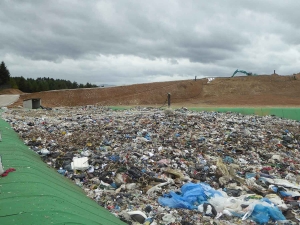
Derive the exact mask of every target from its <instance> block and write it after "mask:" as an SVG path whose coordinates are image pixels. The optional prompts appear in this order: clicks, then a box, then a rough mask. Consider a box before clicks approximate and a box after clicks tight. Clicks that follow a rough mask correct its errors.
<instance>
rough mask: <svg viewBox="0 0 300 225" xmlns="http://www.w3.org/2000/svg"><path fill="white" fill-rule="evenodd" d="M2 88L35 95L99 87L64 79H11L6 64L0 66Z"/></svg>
mask: <svg viewBox="0 0 300 225" xmlns="http://www.w3.org/2000/svg"><path fill="white" fill-rule="evenodd" d="M0 87H4V88H15V89H19V90H21V91H23V92H27V93H33V92H39V91H50V90H61V89H76V88H93V87H98V86H97V85H95V84H91V83H86V84H78V83H77V82H75V81H74V82H71V81H69V80H63V79H53V78H49V77H39V78H37V79H32V78H27V79H25V78H24V77H23V76H21V77H11V76H10V72H9V70H8V69H7V68H6V66H5V63H4V62H2V63H1V64H0Z"/></svg>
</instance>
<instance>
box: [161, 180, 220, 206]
mask: <svg viewBox="0 0 300 225" xmlns="http://www.w3.org/2000/svg"><path fill="white" fill-rule="evenodd" d="M215 195H219V196H222V194H221V193H220V192H219V191H216V190H215V189H213V188H212V187H210V186H209V185H208V184H205V183H198V184H194V183H187V184H185V185H183V186H182V187H181V194H176V193H175V192H172V191H171V192H170V194H169V195H165V196H164V197H160V198H158V202H159V204H160V205H162V206H168V207H170V208H183V209H197V206H198V205H200V204H202V203H204V202H207V200H208V199H209V198H210V197H213V196H215Z"/></svg>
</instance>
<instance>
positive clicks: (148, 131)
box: [0, 106, 300, 225]
mask: <svg viewBox="0 0 300 225" xmlns="http://www.w3.org/2000/svg"><path fill="white" fill-rule="evenodd" d="M2 117H3V118H4V119H5V120H6V121H7V122H9V123H10V124H11V126H12V128H13V129H14V130H15V131H16V132H17V133H18V134H19V135H20V137H21V138H22V139H23V140H24V143H25V144H26V145H28V146H29V147H30V148H31V149H32V151H34V152H36V153H38V154H39V155H40V156H41V159H42V160H43V161H44V162H45V163H47V164H48V165H49V166H52V167H53V168H55V169H56V170H57V172H58V173H60V174H62V175H63V176H65V177H66V178H69V179H71V180H72V181H73V182H74V184H76V185H78V186H79V187H81V188H82V189H83V190H84V191H85V192H86V195H87V196H88V197H89V198H91V199H93V200H94V201H96V202H97V203H98V204H99V205H101V206H103V207H105V208H106V209H108V210H109V211H110V212H111V213H113V214H114V215H116V216H118V217H119V218H120V219H121V220H123V221H124V222H126V223H128V224H147V225H148V224H149V225H150V224H152V225H155V224H169V225H175V224H184V225H191V224H232V225H234V224H253V223H257V224H298V223H299V221H300V213H299V212H300V209H299V201H300V190H299V188H300V185H299V181H300V175H299V173H300V157H299V151H300V134H299V131H300V122H299V121H293V120H287V119H282V118H276V117H273V116H265V117H260V116H255V115H241V114H236V113H230V112H228V113H217V112H193V111H189V110H187V109H186V108H181V109H176V110H173V109H167V110H163V109H155V108H143V107H137V108H133V109H130V110H122V111H113V110H111V109H109V108H105V107H100V106H89V107H72V108H53V109H52V110H35V111H33V110H30V111H25V110H24V111H22V110H12V109H7V110H5V111H4V112H3V113H2ZM3 141H4V140H3ZM0 161H1V160H0ZM0 172H1V167H0ZM3 172H4V171H3Z"/></svg>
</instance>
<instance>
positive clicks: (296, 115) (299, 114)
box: [189, 107, 300, 121]
mask: <svg viewBox="0 0 300 225" xmlns="http://www.w3.org/2000/svg"><path fill="white" fill-rule="evenodd" d="M189 109H190V110H194V111H215V112H236V113H241V114H244V115H251V114H255V115H258V116H266V115H274V116H277V117H280V118H286V119H291V120H298V121H300V108H271V107H270V108H263V107H257V108H242V107H241V108H234V107H232V108H231V107H197V108H196V107H195V108H189Z"/></svg>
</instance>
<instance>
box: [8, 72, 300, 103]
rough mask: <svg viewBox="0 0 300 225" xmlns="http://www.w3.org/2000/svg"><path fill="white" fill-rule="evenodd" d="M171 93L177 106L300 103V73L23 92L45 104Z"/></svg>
mask: <svg viewBox="0 0 300 225" xmlns="http://www.w3.org/2000/svg"><path fill="white" fill-rule="evenodd" d="M168 93H170V94H171V104H172V105H175V106H194V107H200V106H300V74H297V75H292V76H279V75H260V76H247V77H244V76H243V77H234V78H215V79H214V80H213V81H211V82H208V79H206V78H205V79H201V80H197V81H194V80H183V81H170V82H157V83H147V84H135V85H128V86H118V87H110V88H89V89H77V90H59V91H46V92H38V93H32V94H26V93H23V94H21V96H20V99H19V101H17V102H16V103H14V104H13V105H11V106H10V107H17V106H22V102H23V100H24V99H28V98H41V101H42V105H43V106H45V107H59V106H80V105H94V104H98V105H132V106H133V105H151V106H161V105H163V104H165V103H166V100H167V94H168Z"/></svg>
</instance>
